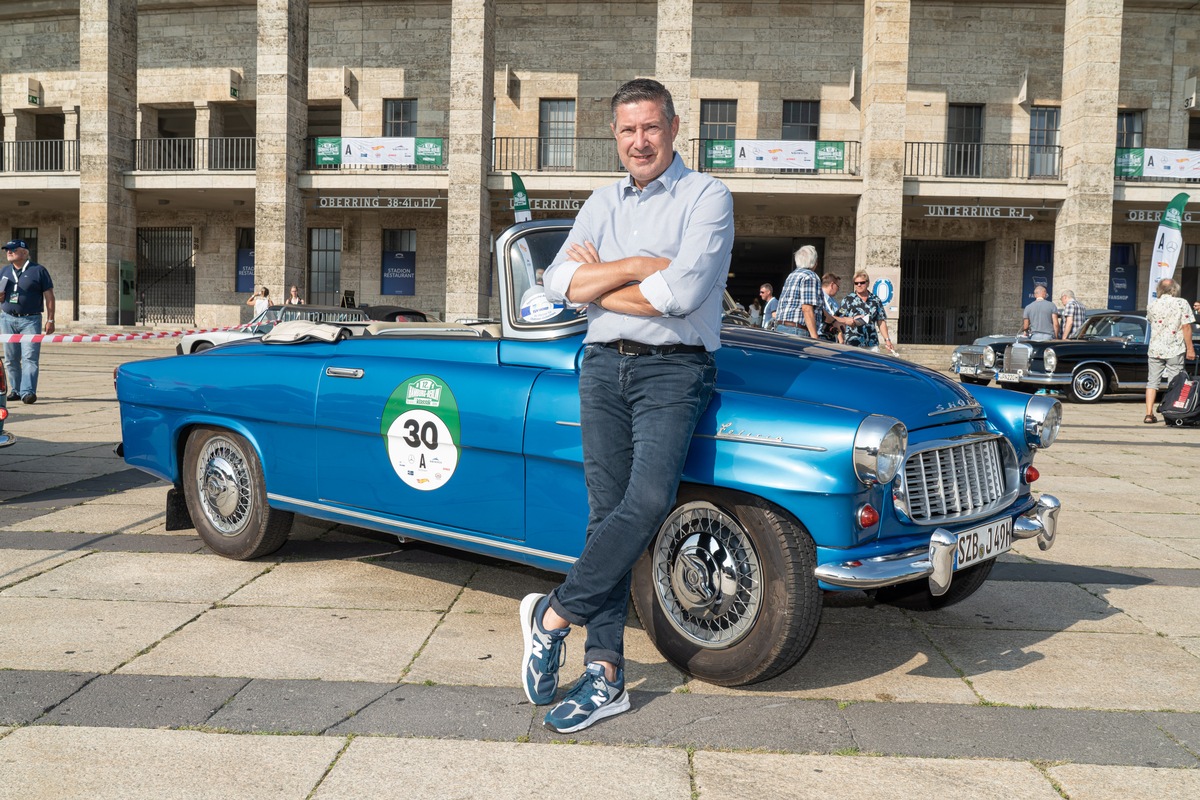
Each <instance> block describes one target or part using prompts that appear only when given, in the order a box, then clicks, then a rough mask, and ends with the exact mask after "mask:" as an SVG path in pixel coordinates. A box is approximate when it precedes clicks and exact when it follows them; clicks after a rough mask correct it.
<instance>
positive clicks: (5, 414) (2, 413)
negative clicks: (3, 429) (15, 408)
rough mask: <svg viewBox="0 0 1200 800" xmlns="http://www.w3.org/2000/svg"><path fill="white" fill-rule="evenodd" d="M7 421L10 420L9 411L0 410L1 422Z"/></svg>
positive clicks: (5, 409)
mask: <svg viewBox="0 0 1200 800" xmlns="http://www.w3.org/2000/svg"><path fill="white" fill-rule="evenodd" d="M6 419H8V409H7V408H0V422H4V420H6Z"/></svg>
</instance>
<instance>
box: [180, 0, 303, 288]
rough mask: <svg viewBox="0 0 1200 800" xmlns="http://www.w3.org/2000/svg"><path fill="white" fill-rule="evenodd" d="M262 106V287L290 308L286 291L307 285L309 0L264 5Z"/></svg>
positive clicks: (258, 118)
mask: <svg viewBox="0 0 1200 800" xmlns="http://www.w3.org/2000/svg"><path fill="white" fill-rule="evenodd" d="M257 98H258V99H257V102H258V105H257V109H256V115H255V125H256V128H257V131H258V141H257V147H258V161H257V165H256V166H257V168H256V170H255V175H254V178H255V187H256V188H255V192H254V231H255V232H254V251H255V252H254V265H255V274H254V283H255V284H256V285H259V286H266V287H267V288H268V289H270V290H271V294H272V296H276V293H278V297H279V298H280V299H281V300H282V298H283V297H284V292H285V287H287V286H290V285H291V284H293V283H294V284H297V285H298V286H303V285H304V283H305V281H304V273H305V268H304V267H305V253H306V252H307V247H306V241H307V239H306V231H305V228H304V200H303V197H302V196H301V194H300V184H299V177H300V170H301V169H303V167H304V158H305V154H306V152H307V143H306V141H305V137H306V136H307V135H308V0H258V85H257ZM197 300H198V301H202V298H199V297H198V298H197Z"/></svg>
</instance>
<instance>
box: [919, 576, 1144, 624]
mask: <svg viewBox="0 0 1200 800" xmlns="http://www.w3.org/2000/svg"><path fill="white" fill-rule="evenodd" d="M913 617H914V619H916V620H917V621H919V622H921V623H923V624H925V625H937V626H947V627H952V628H983V629H987V630H1005V629H1008V630H1043V631H1104V632H1108V633H1147V629H1146V627H1145V626H1144V625H1142V624H1141V623H1139V622H1138V621H1137V620H1135V619H1133V618H1131V617H1129V616H1128V615H1126V614H1123V613H1121V611H1120V609H1117V608H1113V607H1112V606H1111V605H1109V603H1108V602H1106V601H1105V600H1104V599H1101V598H1099V597H1097V596H1096V595H1095V594H1092V593H1089V592H1087V591H1085V590H1083V589H1081V588H1080V587H1078V586H1075V585H1073V584H1066V583H1020V582H1014V581H988V582H987V583H985V584H984V585H983V586H982V587H981V588H980V589H979V591H977V592H976V593H975V594H973V595H971V596H970V597H968V598H967V599H966V600H964V601H962V602H961V603H956V604H955V605H952V606H950V607H948V608H943V609H940V610H938V611H930V612H925V613H914V614H913Z"/></svg>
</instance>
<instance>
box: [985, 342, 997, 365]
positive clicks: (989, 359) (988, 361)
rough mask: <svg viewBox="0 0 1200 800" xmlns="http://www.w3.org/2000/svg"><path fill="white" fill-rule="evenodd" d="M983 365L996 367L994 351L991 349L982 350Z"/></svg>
mask: <svg viewBox="0 0 1200 800" xmlns="http://www.w3.org/2000/svg"><path fill="white" fill-rule="evenodd" d="M983 365H984V366H985V367H994V366H996V351H995V350H993V349H992V348H991V347H985V348H983Z"/></svg>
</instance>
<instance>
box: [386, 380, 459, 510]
mask: <svg viewBox="0 0 1200 800" xmlns="http://www.w3.org/2000/svg"><path fill="white" fill-rule="evenodd" d="M381 433H382V434H383V437H384V441H385V442H386V443H387V451H388V460H389V461H390V462H391V464H392V469H393V470H395V471H396V474H397V475H398V476H400V480H402V481H404V482H405V483H406V484H408V485H409V486H411V487H412V488H414V489H418V490H420V491H423V492H430V491H433V490H435V489H440V488H442V487H443V486H445V485H446V483H447V481H449V480H450V478H451V477H453V475H454V470H455V468H456V467H457V466H458V456H459V451H458V448H459V440H460V429H459V417H458V403H457V402H455V400H454V394H453V393H452V392H451V391H450V388H449V387H448V386H446V384H445V383H444V382H442V381H441V380H440V379H439V378H437V377H435V376H433V375H417V376H416V377H413V378H409V379H408V380H406V381H405V382H404V383H402V384H400V385H399V386H397V387H396V391H394V392H392V396H391V397H390V398H389V399H388V402H387V407H386V409H385V410H384V414H383V424H382V429H381Z"/></svg>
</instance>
